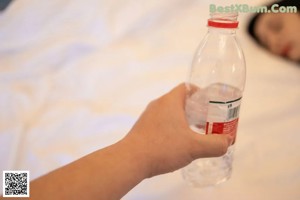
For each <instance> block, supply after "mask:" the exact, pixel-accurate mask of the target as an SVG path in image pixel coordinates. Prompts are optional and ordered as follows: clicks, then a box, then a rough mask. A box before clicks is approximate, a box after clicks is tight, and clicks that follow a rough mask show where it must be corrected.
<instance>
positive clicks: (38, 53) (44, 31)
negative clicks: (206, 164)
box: [0, 0, 300, 200]
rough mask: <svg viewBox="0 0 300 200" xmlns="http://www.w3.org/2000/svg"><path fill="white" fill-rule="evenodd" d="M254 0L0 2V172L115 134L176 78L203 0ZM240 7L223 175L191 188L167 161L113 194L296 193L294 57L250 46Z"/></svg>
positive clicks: (259, 197)
mask: <svg viewBox="0 0 300 200" xmlns="http://www.w3.org/2000/svg"><path fill="white" fill-rule="evenodd" d="M264 2H271V1H259V0H256V1H251V2H249V1H238V0H237V1H226V3H224V1H221V0H214V1H208V0H205V1H199V0H198V1H197V0H157V1H133V0H86V1H82V0H72V1H71V0H69V1H68V0H65V1H61V0H51V1H40V0H15V1H14V2H13V3H12V4H11V5H10V6H9V7H8V9H7V10H6V11H5V12H3V13H0V171H2V170H6V169H9V170H13V169H20V170H29V171H30V173H31V179H33V178H36V177H38V176H40V175H42V174H45V173H47V172H49V171H50V170H53V169H55V168H57V167H60V166H62V165H65V164H67V163H69V162H71V161H74V160H75V159H78V158H80V157H81V156H83V155H85V154H88V153H90V152H92V151H94V150H96V149H99V148H102V147H105V146H107V145H109V144H112V143H114V142H115V141H117V140H119V139H121V138H122V137H123V136H124V135H125V134H126V133H127V132H128V130H129V129H130V128H131V126H132V125H133V124H134V122H135V120H136V119H137V118H138V116H139V114H140V113H141V112H142V111H143V109H144V108H145V106H146V105H147V103H148V102H149V101H150V100H152V99H154V98H156V97H158V96H160V95H161V94H163V93H165V92H167V91H168V90H169V89H171V88H172V87H174V86H175V85H177V84H178V83H180V82H183V81H185V79H186V74H187V71H188V68H189V67H190V63H191V59H192V56H193V53H194V51H195V48H196V46H197V44H198V43H199V41H200V40H201V39H202V37H203V36H204V34H205V33H206V20H207V18H208V15H209V4H210V3H214V4H217V5H230V4H231V3H233V4H236V3H247V4H249V5H260V4H261V3H264ZM249 16H250V14H249V13H243V14H241V15H240V17H239V19H240V28H239V30H238V33H237V34H238V37H239V39H240V43H241V44H242V47H243V49H244V53H245V57H246V61H247V85H246V89H245V93H244V97H243V103H242V110H241V116H240V124H239V131H238V141H237V143H236V152H235V160H234V166H233V167H234V172H233V176H232V178H231V179H230V180H229V181H228V182H226V183H224V184H222V185H220V186H217V187H215V188H202V189H193V188H190V187H189V186H187V185H185V183H184V182H183V181H182V178H181V174H180V171H176V172H173V173H169V174H166V175H161V176H158V177H154V178H152V179H149V180H145V181H143V182H142V183H141V184H140V185H138V186H137V187H136V188H134V189H133V190H132V191H130V192H129V193H128V194H127V195H126V196H125V197H124V199H126V200H140V199H143V200H154V199H155V200H166V199H172V200H196V199H202V200H206V199H210V200H212V199H213V200H214V199H215V200H217V199H223V200H227V199H228V200H229V199H244V200H248V199H249V200H253V199H256V200H265V199H273V200H281V199H289V200H297V199H300V153H299V150H298V149H299V146H300V126H299V123H300V103H299V102H300V90H299V85H300V67H299V66H297V65H296V64H294V63H290V62H287V61H284V60H282V59H280V58H276V57H274V56H273V55H271V54H269V53H268V52H265V51H264V50H263V49H261V48H259V47H258V46H257V45H255V44H254V43H253V42H252V40H251V39H250V38H249V37H248V36H247V34H246V31H245V27H246V22H247V20H248V18H249ZM1 178H2V177H1ZM1 183H2V179H1ZM1 189H2V188H1ZM1 191H2V190H1Z"/></svg>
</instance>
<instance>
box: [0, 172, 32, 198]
mask: <svg viewBox="0 0 300 200" xmlns="http://www.w3.org/2000/svg"><path fill="white" fill-rule="evenodd" d="M3 197H29V171H3Z"/></svg>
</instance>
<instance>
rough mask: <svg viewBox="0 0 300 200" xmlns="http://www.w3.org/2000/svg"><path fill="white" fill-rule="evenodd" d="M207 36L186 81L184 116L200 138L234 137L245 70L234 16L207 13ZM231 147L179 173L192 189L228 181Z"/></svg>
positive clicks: (230, 14)
mask: <svg viewBox="0 0 300 200" xmlns="http://www.w3.org/2000/svg"><path fill="white" fill-rule="evenodd" d="M210 15H211V18H210V19H209V20H208V32H207V34H206V36H205V37H204V39H203V41H202V42H201V44H200V45H199V47H198V49H197V51H196V54H195V56H194V59H193V62H192V67H191V70H190V73H189V76H188V80H187V84H186V86H187V89H188V91H189V92H188V95H187V99H186V107H185V110H186V116H187V119H188V122H189V124H190V127H191V128H192V129H193V130H194V131H196V132H198V133H200V134H212V133H213V134H232V135H234V137H235V136H236V131H237V125H238V120H239V110H240V104H241V99H242V94H243V90H244V86H245V78H246V66H245V59H244V55H243V52H242V50H241V48H240V45H239V44H238V42H237V39H236V29H237V27H238V21H237V16H238V14H237V13H211V14H210ZM234 143H235V141H234V142H233V145H231V146H230V147H229V149H228V151H227V153H226V154H225V155H224V156H221V157H215V158H202V159H198V160H195V161H194V162H192V163H191V164H190V165H188V166H186V167H185V168H183V170H182V175H183V178H184V179H185V180H186V181H188V182H189V183H190V184H191V185H193V186H195V187H202V186H212V185H216V184H219V183H222V182H224V181H226V180H228V179H229V178H230V176H231V172H232V160H233V150H234Z"/></svg>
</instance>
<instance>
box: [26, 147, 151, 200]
mask: <svg viewBox="0 0 300 200" xmlns="http://www.w3.org/2000/svg"><path fill="white" fill-rule="evenodd" d="M128 145H130V144H127V143H126V142H124V141H121V142H118V143H117V144H114V145H112V146H109V147H107V148H105V149H102V150H100V151H96V152H94V153H92V154H90V155H88V156H86V157H83V158H81V159H79V160H78V161H75V162H74V163H71V164H69V165H67V166H65V167H63V168H60V169H58V170H55V171H53V172H51V173H50V174H48V175H46V176H44V177H41V178H39V179H37V180H35V181H33V182H32V184H31V198H30V199H91V200H92V199H103V200H119V199H121V197H122V196H124V195H125V194H126V193H127V192H128V191H130V190H131V189H132V188H133V187H134V186H136V185H137V184H138V183H139V182H141V181H142V180H143V179H144V178H145V177H146V174H147V173H146V171H145V170H144V169H145V166H144V165H145V162H144V161H143V160H141V159H143V158H142V157H141V156H140V154H138V153H136V152H134V151H135V150H134V149H133V148H131V147H129V146H128Z"/></svg>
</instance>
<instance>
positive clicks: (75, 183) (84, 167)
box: [30, 84, 232, 200]
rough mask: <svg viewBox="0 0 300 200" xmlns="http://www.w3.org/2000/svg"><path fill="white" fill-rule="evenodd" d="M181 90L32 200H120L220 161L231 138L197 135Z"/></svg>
mask: <svg viewBox="0 0 300 200" xmlns="http://www.w3.org/2000/svg"><path fill="white" fill-rule="evenodd" d="M185 92H186V91H185V86H184V85H183V84H181V85H179V86H177V87H176V88H174V89H173V90H172V91H170V92H169V93H167V94H166V95H164V96H162V97H160V98H159V99H157V100H154V101H152V102H151V103H150V104H149V105H148V107H147V108H146V110H145V111H144V113H143V114H142V115H141V116H140V118H139V120H138V121H137V122H136V124H135V125H134V126H133V128H132V129H131V130H130V132H129V133H128V134H127V135H126V136H125V138H123V139H122V140H120V141H119V142H117V143H116V144H113V145H111V146H109V147H106V148H104V149H101V150H98V151H95V152H93V153H91V154H89V155H87V156H85V157H83V158H81V159H79V160H77V161H75V162H73V163H71V164H69V165H67V166H64V167H62V168H59V169H57V170H55V171H53V172H51V173H49V174H47V175H45V176H42V177H40V178H38V179H36V180H34V181H33V182H32V183H31V191H30V192H31V193H30V194H31V195H30V199H31V200H35V199H44V200H47V199H91V200H93V199H100V200H119V199H121V198H122V196H124V195H125V194H126V193H127V192H128V191H130V190H131V189H132V188H133V187H135V186H136V185H137V184H138V183H140V182H141V181H142V180H144V179H146V178H150V177H152V176H155V175H158V174H163V173H168V172H171V171H174V170H177V169H179V168H181V167H184V166H185V165H187V164H189V163H190V162H191V161H193V160H194V159H196V158H200V157H211V156H220V155H223V154H224V153H225V152H226V150H227V148H228V146H229V145H230V144H231V143H232V137H231V136H230V135H200V134H196V133H194V132H193V131H192V130H191V129H190V128H189V126H188V124H187V121H186V119H185V114H184V100H185Z"/></svg>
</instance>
